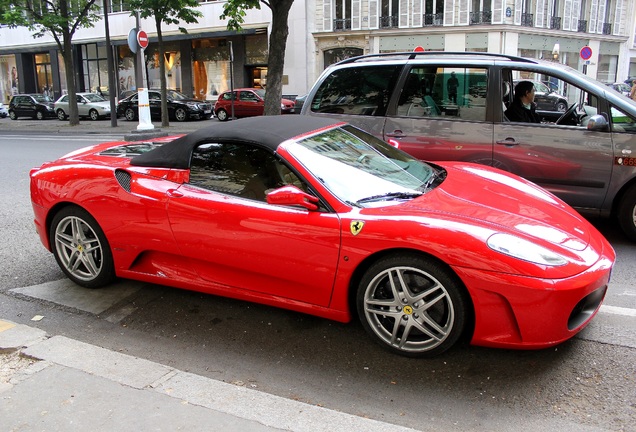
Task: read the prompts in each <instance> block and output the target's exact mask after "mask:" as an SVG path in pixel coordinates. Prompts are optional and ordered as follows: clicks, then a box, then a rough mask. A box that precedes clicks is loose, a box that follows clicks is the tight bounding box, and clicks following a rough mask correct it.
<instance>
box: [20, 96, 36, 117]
mask: <svg viewBox="0 0 636 432" xmlns="http://www.w3.org/2000/svg"><path fill="white" fill-rule="evenodd" d="M17 107H18V108H17V110H16V111H17V112H18V115H19V116H21V117H22V116H28V117H33V116H34V115H35V102H34V101H33V99H31V96H21V97H20V100H19V101H18V104H17Z"/></svg>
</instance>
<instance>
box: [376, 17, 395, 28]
mask: <svg viewBox="0 0 636 432" xmlns="http://www.w3.org/2000/svg"><path fill="white" fill-rule="evenodd" d="M397 26H398V17H396V16H381V17H380V28H396V27H397Z"/></svg>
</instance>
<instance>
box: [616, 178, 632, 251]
mask: <svg viewBox="0 0 636 432" xmlns="http://www.w3.org/2000/svg"><path fill="white" fill-rule="evenodd" d="M617 211H618V223H619V225H620V227H621V229H622V230H623V233H625V235H626V236H627V237H628V238H629V239H630V240H632V241H636V185H632V186H631V187H630V188H629V189H628V190H627V192H625V194H624V195H623V197H622V198H621V201H620V202H619V204H618V209H617Z"/></svg>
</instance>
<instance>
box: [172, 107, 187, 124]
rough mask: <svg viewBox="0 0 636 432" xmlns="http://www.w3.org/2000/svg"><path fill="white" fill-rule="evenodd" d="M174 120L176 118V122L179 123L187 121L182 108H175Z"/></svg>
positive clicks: (185, 113)
mask: <svg viewBox="0 0 636 432" xmlns="http://www.w3.org/2000/svg"><path fill="white" fill-rule="evenodd" d="M174 118H176V119H177V121H180V122H182V121H186V120H187V119H188V113H187V112H186V110H185V109H183V108H177V109H176V110H174Z"/></svg>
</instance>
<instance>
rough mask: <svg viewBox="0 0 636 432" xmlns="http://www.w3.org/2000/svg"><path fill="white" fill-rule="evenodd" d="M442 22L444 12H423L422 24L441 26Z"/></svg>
mask: <svg viewBox="0 0 636 432" xmlns="http://www.w3.org/2000/svg"><path fill="white" fill-rule="evenodd" d="M443 24H444V14H443V13H436V14H424V25H425V26H441V25H443Z"/></svg>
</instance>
